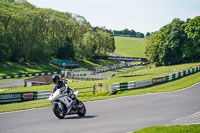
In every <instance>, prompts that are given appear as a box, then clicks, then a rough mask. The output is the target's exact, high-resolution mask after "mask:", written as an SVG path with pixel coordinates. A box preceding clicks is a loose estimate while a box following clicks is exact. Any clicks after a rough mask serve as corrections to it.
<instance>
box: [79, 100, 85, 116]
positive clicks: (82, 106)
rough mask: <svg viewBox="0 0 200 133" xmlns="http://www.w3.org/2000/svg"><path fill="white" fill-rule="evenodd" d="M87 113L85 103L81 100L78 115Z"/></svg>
mask: <svg viewBox="0 0 200 133" xmlns="http://www.w3.org/2000/svg"><path fill="white" fill-rule="evenodd" d="M85 114H86V108H85V105H84V104H83V103H82V102H81V101H79V105H78V113H77V115H79V116H85Z"/></svg>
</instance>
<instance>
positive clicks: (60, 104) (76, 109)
mask: <svg viewBox="0 0 200 133" xmlns="http://www.w3.org/2000/svg"><path fill="white" fill-rule="evenodd" d="M74 96H75V100H72V99H71V98H70V97H69V96H68V95H66V94H63V93H62V90H61V89H57V90H56V91H55V92H54V93H52V94H51V95H50V96H49V101H50V103H51V104H52V105H53V107H52V109H53V112H54V114H55V115H56V116H57V117H58V118H59V119H63V118H65V116H66V115H73V114H77V115H79V116H80V117H81V116H85V114H86V108H85V105H84V104H83V103H82V102H81V101H79V100H78V99H77V96H78V91H75V92H74Z"/></svg>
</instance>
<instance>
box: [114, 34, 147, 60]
mask: <svg viewBox="0 0 200 133" xmlns="http://www.w3.org/2000/svg"><path fill="white" fill-rule="evenodd" d="M115 46H116V50H115V53H117V54H120V55H123V56H126V57H145V54H144V52H145V47H146V43H145V39H139V38H131V37H118V36H117V37H115Z"/></svg>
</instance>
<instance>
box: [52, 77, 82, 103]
mask: <svg viewBox="0 0 200 133" xmlns="http://www.w3.org/2000/svg"><path fill="white" fill-rule="evenodd" d="M52 82H53V83H54V84H55V87H54V88H53V90H52V93H54V92H55V91H56V90H57V89H60V90H61V91H62V94H66V95H68V96H69V97H70V98H71V99H72V100H73V101H76V104H77V105H79V101H78V99H77V100H76V97H75V95H74V92H73V90H72V89H70V88H69V86H68V84H67V82H66V81H65V80H61V77H60V76H59V75H53V76H52Z"/></svg>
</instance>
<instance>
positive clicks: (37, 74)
mask: <svg viewBox="0 0 200 133" xmlns="http://www.w3.org/2000/svg"><path fill="white" fill-rule="evenodd" d="M59 73H61V72H60V71H59V72H43V73H29V74H21V75H11V76H0V79H10V78H20V77H31V76H40V75H51V74H59Z"/></svg>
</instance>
